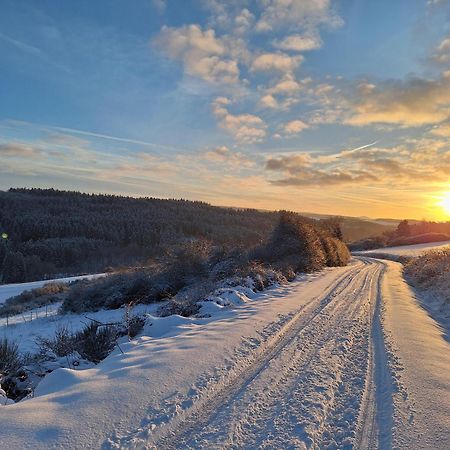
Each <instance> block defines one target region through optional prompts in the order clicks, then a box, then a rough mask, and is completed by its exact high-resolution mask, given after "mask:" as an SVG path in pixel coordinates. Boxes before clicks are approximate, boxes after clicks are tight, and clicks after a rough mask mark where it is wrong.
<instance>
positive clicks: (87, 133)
mask: <svg viewBox="0 0 450 450" xmlns="http://www.w3.org/2000/svg"><path fill="white" fill-rule="evenodd" d="M48 128H50V129H53V130H58V131H63V132H66V133H72V134H80V135H83V136H91V137H96V138H100V139H107V140H111V141H118V142H125V143H128V144H138V145H143V146H147V147H154V148H162V149H166V150H174V151H177V152H179V151H181V149H180V148H176V147H171V146H169V145H163V144H155V143H153V142H146V141H139V140H136V139H127V138H122V137H118V136H111V135H108V134H101V133H94V132H92V131H83V130H77V129H74V128H65V127H56V126H49V127H48Z"/></svg>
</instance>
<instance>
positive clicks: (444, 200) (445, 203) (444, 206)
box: [440, 192, 450, 216]
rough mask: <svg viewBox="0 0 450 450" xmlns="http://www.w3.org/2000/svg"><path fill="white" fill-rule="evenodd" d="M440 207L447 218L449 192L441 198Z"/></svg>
mask: <svg viewBox="0 0 450 450" xmlns="http://www.w3.org/2000/svg"><path fill="white" fill-rule="evenodd" d="M440 205H441V207H442V209H443V210H444V213H445V214H446V215H447V216H450V192H445V193H444V194H443V195H442V197H441V202H440Z"/></svg>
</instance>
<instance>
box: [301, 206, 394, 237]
mask: <svg viewBox="0 0 450 450" xmlns="http://www.w3.org/2000/svg"><path fill="white" fill-rule="evenodd" d="M300 214H301V215H302V216H305V217H311V218H314V219H326V218H329V217H333V216H329V215H327V214H314V213H307V212H301V213H300ZM339 217H340V219H341V223H342V233H343V235H344V240H345V241H346V242H355V241H359V240H361V239H365V238H368V237H371V236H378V235H380V234H383V233H384V232H386V231H393V230H395V229H396V228H397V225H398V223H399V222H400V221H399V220H397V219H369V218H366V217H349V216H339Z"/></svg>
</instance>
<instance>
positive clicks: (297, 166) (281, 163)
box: [265, 153, 312, 174]
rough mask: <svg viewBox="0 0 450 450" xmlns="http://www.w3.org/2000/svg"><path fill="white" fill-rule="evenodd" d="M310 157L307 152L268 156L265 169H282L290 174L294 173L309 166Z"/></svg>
mask: <svg viewBox="0 0 450 450" xmlns="http://www.w3.org/2000/svg"><path fill="white" fill-rule="evenodd" d="M311 163H312V159H311V157H310V155H309V154H307V153H304V154H298V155H289V156H280V157H277V158H269V159H268V160H267V161H266V165H265V168H266V170H275V171H283V172H287V173H290V174H296V173H298V172H301V171H303V170H304V169H305V168H307V167H310V166H311Z"/></svg>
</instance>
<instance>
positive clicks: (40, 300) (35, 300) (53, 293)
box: [0, 283, 69, 317]
mask: <svg viewBox="0 0 450 450" xmlns="http://www.w3.org/2000/svg"><path fill="white" fill-rule="evenodd" d="M68 290H69V286H67V284H64V283H48V284H45V285H44V286H42V287H39V288H36V289H32V290H29V291H24V292H22V293H21V294H20V295H17V296H15V297H11V298H9V299H8V300H6V302H5V303H4V304H3V305H1V306H0V317H6V316H11V315H14V314H21V313H23V312H25V311H29V310H30V309H34V308H40V307H42V306H46V305H50V304H53V303H57V302H59V301H61V300H62V299H63V296H64V294H65V293H66V292H67V291H68Z"/></svg>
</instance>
